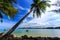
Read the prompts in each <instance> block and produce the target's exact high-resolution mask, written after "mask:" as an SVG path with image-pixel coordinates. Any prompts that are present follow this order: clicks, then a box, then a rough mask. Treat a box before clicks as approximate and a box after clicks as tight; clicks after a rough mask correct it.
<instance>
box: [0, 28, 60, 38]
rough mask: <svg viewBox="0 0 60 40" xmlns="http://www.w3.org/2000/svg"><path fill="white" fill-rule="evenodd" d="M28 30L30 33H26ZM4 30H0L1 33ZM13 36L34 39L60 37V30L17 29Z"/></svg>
mask: <svg viewBox="0 0 60 40" xmlns="http://www.w3.org/2000/svg"><path fill="white" fill-rule="evenodd" d="M26 30H28V32H26ZM1 32H3V30H1V29H0V33H1ZM13 34H16V35H17V36H18V37H21V36H23V35H28V36H33V37H39V36H41V37H60V29H16V30H15V31H14V32H13Z"/></svg>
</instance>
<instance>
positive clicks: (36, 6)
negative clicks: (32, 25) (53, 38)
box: [31, 0, 50, 17]
mask: <svg viewBox="0 0 60 40" xmlns="http://www.w3.org/2000/svg"><path fill="white" fill-rule="evenodd" d="M46 7H50V4H49V3H48V2H47V1H42V0H33V4H32V5H31V8H32V11H33V16H34V15H35V14H36V15H37V17H39V16H41V13H42V12H45V11H46Z"/></svg>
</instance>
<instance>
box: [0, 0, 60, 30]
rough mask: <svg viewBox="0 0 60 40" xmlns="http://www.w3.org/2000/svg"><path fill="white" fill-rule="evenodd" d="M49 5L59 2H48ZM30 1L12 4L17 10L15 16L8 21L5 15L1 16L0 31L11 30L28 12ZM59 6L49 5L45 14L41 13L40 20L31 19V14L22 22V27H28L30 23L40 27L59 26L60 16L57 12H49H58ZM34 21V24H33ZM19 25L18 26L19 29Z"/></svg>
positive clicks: (25, 0) (18, 0)
mask: <svg viewBox="0 0 60 40" xmlns="http://www.w3.org/2000/svg"><path fill="white" fill-rule="evenodd" d="M50 1H51V2H50V4H58V3H57V1H59V0H53V1H52V0H50ZM31 3H32V0H21V1H20V0H17V4H15V3H13V6H14V7H15V8H16V9H18V10H19V12H17V14H16V16H15V17H14V19H13V18H10V19H8V18H7V16H6V15H3V16H4V18H3V23H1V22H0V29H5V28H11V27H13V25H15V24H16V23H17V22H18V21H19V20H20V19H21V18H22V17H23V16H24V15H25V14H26V13H28V12H29V9H30V5H31ZM59 8H60V7H59V6H55V5H54V6H53V5H51V7H50V8H48V7H47V8H46V12H45V14H44V13H42V15H41V18H40V17H39V18H36V17H35V18H33V16H32V13H31V14H30V15H29V16H28V17H27V18H26V19H25V20H24V21H23V22H22V25H28V24H30V23H33V24H34V23H36V24H37V25H41V26H52V27H56V26H60V14H59V12H53V11H51V10H58V9H59ZM33 21H34V22H33ZM20 26H21V25H19V27H20Z"/></svg>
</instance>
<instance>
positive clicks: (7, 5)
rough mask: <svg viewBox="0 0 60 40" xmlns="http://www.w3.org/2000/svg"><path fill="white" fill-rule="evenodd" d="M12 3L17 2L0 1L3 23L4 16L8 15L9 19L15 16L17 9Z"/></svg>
mask: <svg viewBox="0 0 60 40" xmlns="http://www.w3.org/2000/svg"><path fill="white" fill-rule="evenodd" d="M12 2H15V0H0V18H1V21H2V18H3V15H2V14H5V15H7V16H8V18H9V17H14V16H15V14H16V12H17V9H15V8H14V7H13V6H12ZM15 3H16V2H15Z"/></svg>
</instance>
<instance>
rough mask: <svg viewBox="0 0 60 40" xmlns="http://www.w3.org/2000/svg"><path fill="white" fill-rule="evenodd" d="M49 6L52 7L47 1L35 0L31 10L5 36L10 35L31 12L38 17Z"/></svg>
mask: <svg viewBox="0 0 60 40" xmlns="http://www.w3.org/2000/svg"><path fill="white" fill-rule="evenodd" d="M47 6H48V7H50V5H49V4H48V3H47V2H46V1H41V0H33V3H32V4H31V8H30V11H29V12H28V13H27V14H26V15H25V16H24V17H23V18H22V19H20V20H19V21H18V22H17V23H16V24H15V25H14V26H13V27H12V28H11V29H10V30H9V31H8V32H7V33H6V34H5V35H4V36H3V37H8V36H9V35H10V34H11V33H12V32H13V31H14V30H15V29H16V28H17V27H18V26H19V24H21V23H22V21H23V20H24V19H25V18H26V17H27V16H28V15H29V14H30V13H31V12H33V16H34V15H35V14H36V15H37V17H39V16H41V12H45V10H46V7H47Z"/></svg>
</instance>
